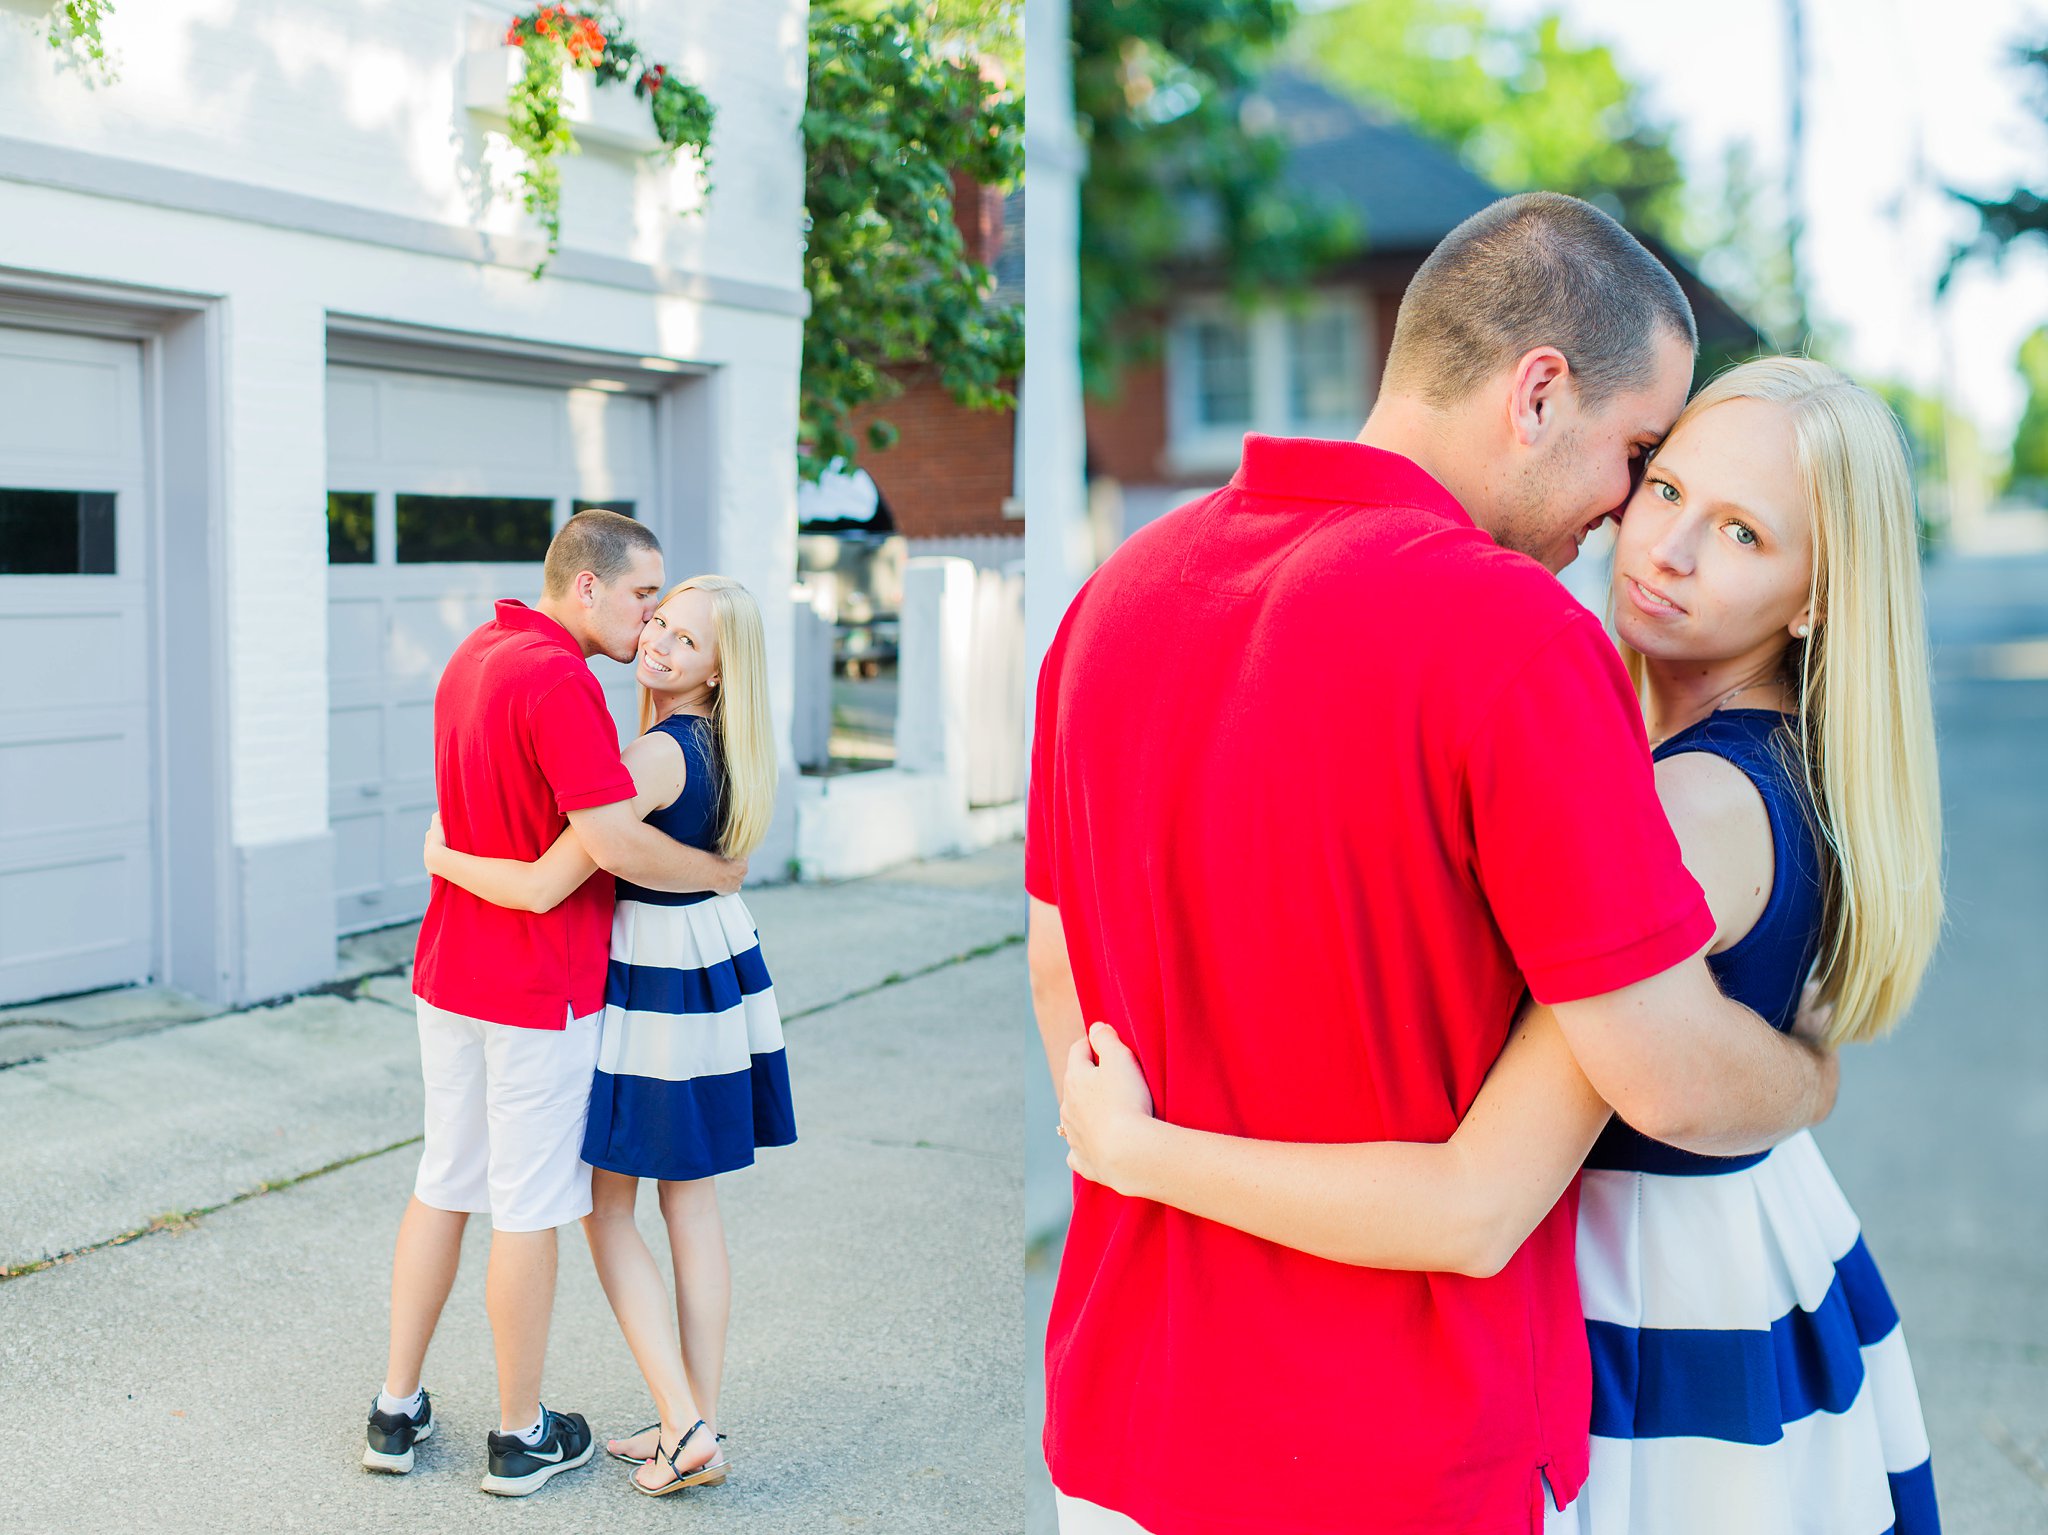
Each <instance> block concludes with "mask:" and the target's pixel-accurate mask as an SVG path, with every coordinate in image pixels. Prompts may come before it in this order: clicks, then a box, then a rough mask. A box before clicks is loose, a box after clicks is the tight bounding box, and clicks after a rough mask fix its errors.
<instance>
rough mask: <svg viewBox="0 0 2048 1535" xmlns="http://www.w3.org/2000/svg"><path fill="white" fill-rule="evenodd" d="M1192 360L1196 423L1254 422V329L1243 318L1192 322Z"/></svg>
mask: <svg viewBox="0 0 2048 1535" xmlns="http://www.w3.org/2000/svg"><path fill="white" fill-rule="evenodd" d="M1189 335H1190V339H1191V341H1192V345H1191V347H1190V349H1189V364H1190V366H1191V367H1192V368H1193V369H1194V404H1195V412H1194V415H1195V425H1196V426H1197V427H1199V428H1203V429H1208V430H1213V429H1215V428H1218V427H1235V428H1237V429H1238V430H1240V431H1242V430H1245V429H1246V428H1248V427H1250V425H1251V423H1252V338H1251V329H1250V327H1249V326H1247V325H1246V324H1245V322H1244V321H1242V320H1239V319H1222V318H1217V319H1201V320H1195V321H1192V322H1191V323H1190V326H1189Z"/></svg>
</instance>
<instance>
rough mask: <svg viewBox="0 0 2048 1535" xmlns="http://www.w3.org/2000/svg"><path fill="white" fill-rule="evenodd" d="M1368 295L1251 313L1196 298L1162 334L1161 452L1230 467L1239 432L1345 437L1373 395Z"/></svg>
mask: <svg viewBox="0 0 2048 1535" xmlns="http://www.w3.org/2000/svg"><path fill="white" fill-rule="evenodd" d="M1366 315H1367V309H1366V295H1365V294H1363V293H1362V292H1355V291H1353V292H1323V293H1318V294H1314V295H1312V296H1310V297H1309V298H1307V299H1305V300H1302V301H1299V302H1293V303H1272V304H1267V305H1263V306H1261V307H1260V308H1258V309H1255V310H1252V311H1251V312H1249V313H1244V312H1242V311H1239V310H1236V309H1234V308H1232V307H1230V306H1229V305H1227V304H1225V303H1224V302H1222V301H1221V300H1196V301H1194V302H1193V303H1191V304H1190V305H1189V306H1188V307H1187V308H1186V309H1185V310H1184V311H1183V312H1182V314H1181V315H1180V316H1179V317H1178V318H1177V319H1176V321H1175V322H1174V324H1173V325H1172V327H1171V328H1170V329H1169V331H1168V336H1167V356H1166V369H1167V438H1168V440H1167V453H1166V458H1167V462H1168V464H1169V465H1170V466H1171V467H1172V468H1173V469H1174V470H1175V471H1177V472H1181V473H1187V474H1209V473H1216V472H1219V471H1227V470H1229V469H1230V468H1231V467H1233V466H1234V465H1235V464H1236V463H1237V460H1238V455H1239V452H1240V445H1241V440H1242V438H1243V436H1244V434H1245V433H1246V432H1270V433H1273V434H1274V435H1277V436H1290V437H1339V438H1342V437H1350V436H1352V435H1354V434H1355V433H1356V432H1357V431H1358V428H1359V426H1360V425H1361V423H1363V421H1364V420H1365V412H1366V406H1367V404H1368V403H1369V401H1370V398H1371V396H1370V389H1369V384H1370V380H1369V378H1368V377H1367V370H1368V368H1369V367H1370V362H1369V359H1370V356H1371V351H1370V348H1369V346H1368V344H1367V340H1368V333H1367V329H1366V327H1367V318H1366Z"/></svg>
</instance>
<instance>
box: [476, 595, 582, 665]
mask: <svg viewBox="0 0 2048 1535" xmlns="http://www.w3.org/2000/svg"><path fill="white" fill-rule="evenodd" d="M495 616H496V618H497V621H498V622H499V623H501V624H503V625H504V626H505V627H506V628H507V629H523V630H524V631H526V632H527V633H528V634H535V635H539V636H540V638H542V639H544V640H552V641H554V642H555V643H556V644H557V645H560V646H561V647H562V648H563V649H564V650H567V651H571V652H573V653H574V655H575V656H576V659H577V660H579V661H580V660H582V659H583V647H582V646H581V645H579V644H577V643H576V637H575V636H574V635H572V634H571V633H570V632H569V631H568V630H567V629H564V628H563V627H562V626H561V624H560V623H558V622H557V621H556V620H554V619H552V618H550V617H548V616H547V614H545V613H543V612H541V611H540V609H538V608H530V607H528V606H527V605H526V604H525V603H523V602H521V601H519V600H518V599H517V598H514V597H500V598H499V599H498V606H497V612H496V615H495Z"/></svg>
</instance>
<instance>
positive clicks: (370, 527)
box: [327, 490, 377, 565]
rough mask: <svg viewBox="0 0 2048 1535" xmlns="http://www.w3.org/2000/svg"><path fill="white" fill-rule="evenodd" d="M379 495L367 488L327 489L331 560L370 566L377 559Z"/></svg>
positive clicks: (329, 561)
mask: <svg viewBox="0 0 2048 1535" xmlns="http://www.w3.org/2000/svg"><path fill="white" fill-rule="evenodd" d="M375 509H376V498H375V497H374V496H372V495H371V494H370V492H368V491H367V490H330V491H329V492H327V563H328V564H330V565H369V564H373V563H375V561H376V558H377V540H376V511H375Z"/></svg>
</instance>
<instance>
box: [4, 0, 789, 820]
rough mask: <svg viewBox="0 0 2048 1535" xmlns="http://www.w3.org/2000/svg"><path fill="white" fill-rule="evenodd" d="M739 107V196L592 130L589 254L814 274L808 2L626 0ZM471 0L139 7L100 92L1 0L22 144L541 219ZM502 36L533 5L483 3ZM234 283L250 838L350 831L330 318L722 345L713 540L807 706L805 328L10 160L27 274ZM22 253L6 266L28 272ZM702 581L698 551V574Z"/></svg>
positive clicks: (237, 802) (681, 348) (726, 169)
mask: <svg viewBox="0 0 2048 1535" xmlns="http://www.w3.org/2000/svg"><path fill="white" fill-rule="evenodd" d="M622 9H623V10H624V11H625V13H626V14H627V15H628V16H629V17H631V18H632V19H633V20H634V22H635V23H636V27H635V30H636V32H637V35H638V36H639V37H640V39H641V40H642V42H643V43H644V44H645V45H646V46H647V47H648V48H649V50H650V51H651V52H653V53H654V54H655V56H657V57H662V56H667V57H669V58H671V59H673V60H675V61H676V62H677V63H678V64H679V65H680V66H681V67H683V68H684V69H685V70H686V71H687V72H688V74H689V75H690V77H691V78H692V79H694V80H696V81H697V82H698V83H699V84H700V85H702V86H703V87H704V88H705V89H706V90H707V91H708V92H709V93H710V95H711V96H712V99H713V100H714V102H716V103H717V105H718V107H719V120H718V125H717V134H716V138H715V140H714V151H715V155H716V161H715V165H714V179H715V189H714V192H713V194H712V196H711V199H710V203H709V207H708V209H707V210H706V212H705V213H704V214H703V215H701V216H693V217H690V218H678V217H676V216H674V213H673V211H672V210H673V207H674V206H676V205H678V204H680V203H681V202H683V201H686V200H687V197H686V195H685V194H686V193H687V190H688V180H689V178H688V173H687V172H686V171H682V170H677V171H675V172H673V173H671V172H667V171H657V170H651V169H647V168H645V167H643V166H641V165H639V164H638V163H636V162H633V161H631V160H628V159H626V158H624V157H621V156H617V155H612V154H605V153H595V152H593V153H587V154H585V155H583V156H581V157H578V158H577V159H576V160H573V161H571V162H569V163H568V165H567V166H566V171H565V181H566V196H565V210H564V211H565V228H564V236H565V239H564V244H565V248H579V249H590V250H594V251H598V252H600V253H603V254H606V255H611V256H617V257H633V258H636V259H639V260H643V261H647V262H649V263H650V264H651V265H654V266H656V267H658V268H660V269H662V270H664V271H667V272H671V273H702V274H705V275H708V276H717V277H730V278H734V279H737V280H740V281H744V282H747V283H752V284H770V285H776V286H780V287H783V288H787V289H790V290H795V289H797V288H799V287H800V284H801V243H800V242H801V233H800V229H799V217H800V210H801V203H802V159H801V150H800V145H799V142H798V138H797V123H798V117H799V113H800V111H801V107H802V98H803V80H804V51H803V29H804V14H805V6H804V4H803V3H802V0H744V3H738V0H723V3H721V0H688V3H677V0H645V3H640V4H631V3H628V4H626V5H624V6H622ZM471 10H472V8H471V7H470V6H469V5H467V4H465V3H463V0H391V3H387V4H381V5H377V6H374V7H371V6H365V5H360V4H349V3H344V0H266V3H265V4H263V5H260V6H251V5H247V4H239V3H235V0H148V3H141V4H135V5H124V6H122V7H121V9H120V10H119V11H118V12H117V13H116V14H115V16H114V18H113V20H112V22H111V23H110V28H109V30H110V36H111V39H112V41H113V43H114V44H115V46H116V47H117V48H118V50H119V51H120V54H121V56H122V61H121V79H120V81H119V83H118V84H115V85H113V86H102V87H99V88H98V89H87V88H86V87H85V86H84V84H83V83H82V82H81V81H80V80H79V79H78V78H77V77H76V76H74V75H69V74H63V73H60V72H58V71H57V70H55V69H54V68H53V67H52V64H51V60H50V57H49V55H48V53H47V52H46V51H45V50H44V49H43V48H42V47H41V45H40V44H39V43H38V42H37V41H36V40H35V39H34V38H33V37H31V36H30V35H29V34H28V33H27V31H26V30H25V29H24V28H22V27H20V26H19V25H18V24H17V23H16V22H15V20H14V19H13V18H12V17H11V16H8V15H5V14H4V13H0V139H6V138H13V139H19V140H27V141H30V142H32V143H36V144H46V145H53V146H58V147H62V148H67V149H77V150H84V151H87V152H90V153H92V154H95V155H102V156H111V157H119V158H121V159H124V160H129V161H133V162H140V163H143V164H146V165H150V166H167V167H173V168H176V169H181V170H187V171H193V172H198V173H201V174H205V175H208V176H213V177H226V178H230V179H233V180H235V181H238V182H244V183H247V184H250V185H253V186H259V187H266V188H271V189H275V190H279V191H289V192H294V193H298V194H301V195H304V196H311V197H318V198H323V199H328V200H332V201H337V202H343V203H350V204H356V205H360V206H363V207H366V208H374V209H378V210H380V211H384V212H389V213H398V214H403V215H405V216H407V217H410V218H417V219H425V220H429V221H431V222H434V223H436V224H441V225H446V226H453V227H464V228H477V227H483V228H490V229H499V230H515V229H521V228H523V227H524V225H525V220H524V216H523V214H519V213H518V212H517V211H516V210H515V209H514V208H512V207H511V206H510V204H509V203H508V202H507V201H506V200H505V199H504V198H502V197H501V198H498V199H497V200H495V201H492V200H490V199H489V197H488V190H487V188H485V187H484V185H483V183H482V182H481V180H480V176H481V171H480V169H479V167H480V163H481V155H482V153H483V149H484V146H483V144H482V139H483V138H484V135H483V134H482V133H481V132H480V131H479V129H478V127H477V124H476V123H475V121H473V120H472V119H471V118H470V116H469V114H468V113H466V112H464V111H462V110H461V109H460V108H459V107H458V106H457V104H456V91H457V85H456V78H457V72H458V67H459V61H460V57H461V54H462V52H463V48H464V44H465V32H466V28H467V26H468V24H469V20H470V16H471ZM481 14H482V15H484V16H486V17H494V18H495V23H494V24H495V25H496V26H497V27H498V28H499V30H500V32H502V28H503V25H504V22H505V20H506V18H507V17H508V16H509V15H510V14H511V8H510V6H509V5H508V6H505V7H502V8H498V7H492V8H488V9H486V10H483V11H482V12H481ZM6 268H13V269H16V270H22V271H27V272H30V273H36V274H49V275H54V276H58V277H64V278H76V279H85V280H88V281H92V282H106V283H123V284H132V285H136V286H139V287H144V288H165V289H174V290H178V291H181V292H185V293H196V294H203V295H208V296H214V297H217V298H218V299H219V301H220V305H221V310H222V314H223V319H224V326H223V347H224V353H225V355H224V358H223V388H224V394H225V398H224V399H222V400H221V401H220V402H218V407H217V408H218V413H219V414H218V421H219V430H220V439H221V443H222V447H223V479H224V496H225V512H224V516H225V523H224V532H225V542H226V551H227V565H228V579H227V599H226V600H227V602H228V605H229V612H228V614H227V630H228V634H229V658H228V659H229V667H228V671H229V677H228V696H229V707H230V720H229V763H230V772H231V777H232V806H233V817H232V819H233V836H234V840H235V842H236V843H237V844H238V845H242V846H253V845H257V844H262V843H267V842H274V841H286V840H291V839H295V838H302V837H309V836H315V835H317V834H318V833H320V832H321V831H322V830H323V829H324V828H325V827H326V825H327V712H326V711H327V693H326V677H327V656H326V646H327V614H326V523H325V516H324V491H325V475H326V444H325V426H324V411H323V403H322V402H323V397H324V390H325V371H324V369H325V326H326V317H327V315H328V314H329V313H330V312H335V313H342V314H349V315H360V316H371V317H375V318H380V319H385V320H390V321H394V322H398V323H402V324H414V325H422V326H434V327H441V328H447V329H453V330H459V331H471V332H477V333H482V334H487V335H497V336H509V337H516V338H522V339H527V340H533V341H541V342H551V343H558V344H562V345H574V346H582V347H594V348H599V349H604V350H612V351H621V352H629V353H634V354H645V355H653V356H662V357H669V358H674V359H677V360H682V361H688V362H694V363H703V364H710V365H714V366H716V367H718V369H719V370H720V371H719V378H718V388H719V391H720V405H719V414H718V418H717V427H716V431H717V437H718V448H719V452H718V459H719V467H720V473H719V480H718V483H717V486H716V493H715V498H714V512H713V519H714V532H713V539H714V541H713V548H714V550H715V552H716V559H717V562H718V564H719V566H720V567H721V568H722V569H724V570H725V571H727V572H728V573H729V574H732V575H735V576H737V577H739V578H740V579H742V580H744V581H746V582H747V584H748V585H749V586H751V587H752V588H753V589H754V590H755V591H756V592H757V593H758V594H759V595H760V597H761V599H762V603H763V606H764V608H766V609H767V619H768V632H769V635H770V636H771V643H772V645H773V646H774V655H773V656H772V658H771V659H772V661H773V663H774V666H775V670H776V679H777V684H778V685H777V687H776V710H777V725H778V728H779V730H780V732H781V734H782V737H783V739H784V741H785V746H784V748H783V750H784V755H785V756H786V755H787V745H786V741H787V726H788V717H789V707H790V706H789V688H788V681H787V676H788V655H787V651H788V645H787V638H788V629H789V619H788V614H787V589H788V586H789V583H790V580H791V579H792V573H793V571H794V569H795V553H794V547H795V546H794V536H795V531H794V530H795V487H794V439H795V430H796V374H797V364H798V356H799V348H800V342H801V322H800V321H799V320H797V319H795V318H792V317H789V316H787V315H780V314H771V313H766V312H762V311H759V310H752V309H736V308H730V307H726V306H723V305H721V304H719V303H716V302H707V301H704V300H700V299H696V298H688V297H680V296H675V295H660V294H651V293H646V292H640V291H635V290H632V289H629V288H623V287H612V286H605V285H598V284H593V283H577V282H572V281H567V280H564V279H561V278H558V277H551V278H549V279H548V280H546V281H544V282H541V283H534V282H532V281H530V280H529V279H528V278H527V277H526V276H525V275H524V274H523V273H521V272H518V271H515V270H511V269H507V268H504V267H491V266H483V265H479V264H477V263H475V262H471V261H467V260H460V259H454V258H452V257H445V256H435V255H425V254H419V253H416V252H412V251H408V250H403V249H397V248H393V247H391V246H388V245H379V244H356V243H353V242H351V241H349V240H346V239H337V238H331V237H327V236H323V235H316V234H309V233H303V232H297V231H294V230H290V229H284V228H277V227H271V226H269V225H265V224H253V223H243V222H239V221H236V220H234V219H230V218H221V217H213V216H208V215H204V214H198V213H192V212H185V211H175V210H171V209H165V208H159V207H151V206H147V205H145V204H143V203H138V202H130V201H124V200H118V199H115V198H111V197H101V196H94V195H88V194H85V193H81V192H73V191H63V190H56V189H53V188H50V187H46V186H36V185H28V184H24V183H22V182H19V181H10V180H7V179H5V173H4V161H0V269H6ZM0 276H4V272H0ZM678 574H681V572H678Z"/></svg>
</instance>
